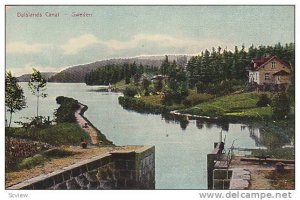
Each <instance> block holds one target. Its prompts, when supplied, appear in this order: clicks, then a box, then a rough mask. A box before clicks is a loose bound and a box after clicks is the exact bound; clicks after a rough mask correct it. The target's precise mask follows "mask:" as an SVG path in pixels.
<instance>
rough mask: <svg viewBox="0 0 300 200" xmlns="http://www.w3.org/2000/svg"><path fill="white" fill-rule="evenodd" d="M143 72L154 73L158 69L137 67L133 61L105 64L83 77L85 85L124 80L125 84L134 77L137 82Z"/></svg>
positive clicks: (106, 83)
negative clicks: (129, 62)
mask: <svg viewBox="0 0 300 200" xmlns="http://www.w3.org/2000/svg"><path fill="white" fill-rule="evenodd" d="M144 72H147V73H155V72H158V69H157V68H153V67H147V69H144V66H142V65H140V66H139V67H137V66H136V64H135V63H132V64H127V63H125V64H119V65H106V66H102V67H99V68H97V69H96V70H93V71H91V72H90V73H89V74H87V75H86V77H85V83H86V84H87V85H108V84H115V83H117V82H119V81H121V80H124V81H125V84H129V83H130V79H131V78H134V81H135V82H137V81H138V80H137V79H138V78H139V77H140V76H141V74H142V73H144Z"/></svg>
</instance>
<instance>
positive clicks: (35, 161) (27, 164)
mask: <svg viewBox="0 0 300 200" xmlns="http://www.w3.org/2000/svg"><path fill="white" fill-rule="evenodd" d="M45 160H46V158H45V157H44V156H42V155H40V154H37V155H35V156H33V157H29V158H25V159H24V160H22V161H21V162H20V163H19V164H18V167H17V168H18V169H30V168H33V167H34V166H36V165H39V164H41V163H43V162H44V161H45Z"/></svg>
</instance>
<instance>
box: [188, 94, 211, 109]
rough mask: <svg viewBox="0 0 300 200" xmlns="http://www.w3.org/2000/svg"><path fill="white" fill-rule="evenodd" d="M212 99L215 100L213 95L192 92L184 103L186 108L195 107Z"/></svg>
mask: <svg viewBox="0 0 300 200" xmlns="http://www.w3.org/2000/svg"><path fill="white" fill-rule="evenodd" d="M210 99H213V95H211V94H207V93H198V92H195V91H192V90H191V91H189V95H188V96H187V97H186V99H185V100H184V101H183V104H184V105H185V106H194V105H196V104H200V103H203V102H205V101H208V100H210Z"/></svg>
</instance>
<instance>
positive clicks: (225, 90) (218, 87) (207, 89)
mask: <svg viewBox="0 0 300 200" xmlns="http://www.w3.org/2000/svg"><path fill="white" fill-rule="evenodd" d="M233 85H234V81H231V80H223V81H220V82H216V83H208V84H204V83H202V82H201V81H199V82H197V83H196V88H197V92H198V93H207V94H213V95H216V96H222V95H227V94H230V93H232V92H233V91H234V89H233Z"/></svg>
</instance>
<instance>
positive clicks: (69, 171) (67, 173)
mask: <svg viewBox="0 0 300 200" xmlns="http://www.w3.org/2000/svg"><path fill="white" fill-rule="evenodd" d="M62 175H63V177H64V181H67V180H69V179H70V178H71V170H67V171H64V172H63V173H62Z"/></svg>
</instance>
